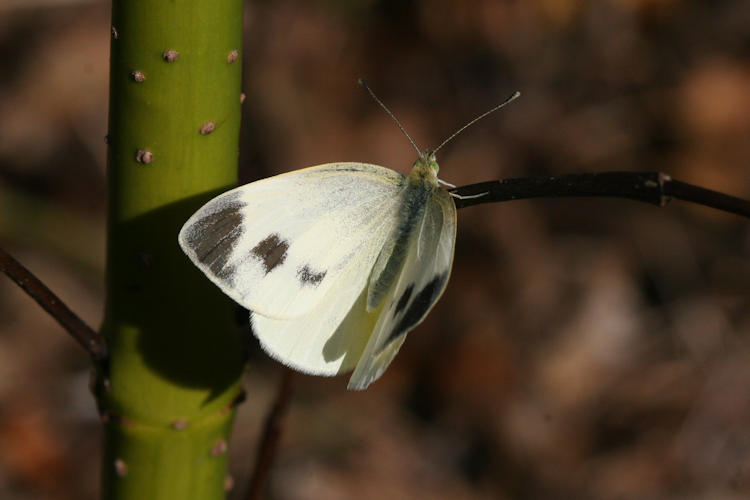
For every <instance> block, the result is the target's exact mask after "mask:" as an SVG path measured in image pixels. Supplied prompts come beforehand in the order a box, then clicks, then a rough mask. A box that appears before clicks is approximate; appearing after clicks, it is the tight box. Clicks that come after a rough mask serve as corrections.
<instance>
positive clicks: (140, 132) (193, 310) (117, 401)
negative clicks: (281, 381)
mask: <svg viewBox="0 0 750 500" xmlns="http://www.w3.org/2000/svg"><path fill="white" fill-rule="evenodd" d="M112 25H113V26H112V43H111V73H110V110H109V156H108V168H109V172H108V174H109V220H108V224H109V226H108V242H107V243H108V248H107V308H106V315H105V321H104V324H103V326H102V332H103V334H104V335H105V336H106V338H107V341H108V343H109V348H110V356H111V357H110V360H109V364H108V373H106V374H104V376H103V377H101V378H100V383H99V384H98V386H97V396H98V398H99V405H100V407H101V409H102V412H103V414H104V415H105V427H106V429H105V443H104V455H103V456H104V463H103V496H102V498H105V499H138V500H143V499H146V498H148V499H150V500H165V499H173V498H174V499H181V500H182V499H185V498H191V499H201V500H203V499H220V498H224V496H225V476H226V452H225V449H226V442H227V440H228V437H229V432H230V428H231V422H232V418H233V416H234V409H233V405H232V402H233V401H234V400H236V398H237V397H238V394H239V392H240V390H241V389H240V376H241V373H242V366H243V349H242V347H243V341H242V335H243V334H245V332H242V331H241V330H240V329H238V328H237V327H236V326H235V325H234V324H233V321H234V319H233V318H234V314H233V312H232V311H233V306H232V304H231V302H230V301H229V300H228V299H226V298H225V297H224V296H222V294H221V293H220V292H219V291H218V289H216V288H215V287H213V286H212V285H211V284H210V283H209V282H208V280H206V279H204V278H203V276H202V275H200V273H199V272H198V271H197V270H196V269H195V268H193V266H192V265H190V263H189V261H188V260H187V258H186V257H185V256H184V255H183V253H182V251H181V250H180V248H179V245H178V244H177V233H178V231H179V229H180V227H181V225H182V223H183V222H184V221H185V220H186V219H187V218H188V217H189V215H190V214H191V213H192V212H193V211H194V210H195V209H196V208H198V206H200V204H201V203H203V202H205V201H206V200H207V199H208V198H209V197H210V196H211V195H213V194H216V192H218V191H221V190H224V189H226V188H228V187H230V186H233V185H234V184H235V182H236V177H237V150H238V139H239V124H240V78H241V63H240V59H239V57H238V53H239V51H240V50H241V47H242V1H241V0H212V1H199V0H183V1H180V2H175V1H167V0H114V1H113V8H112Z"/></svg>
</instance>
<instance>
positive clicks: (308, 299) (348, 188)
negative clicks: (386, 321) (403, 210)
mask: <svg viewBox="0 0 750 500" xmlns="http://www.w3.org/2000/svg"><path fill="white" fill-rule="evenodd" d="M403 182H404V176H403V175H402V174H399V173H397V172H395V171H393V170H390V169H387V168H383V167H379V166H377V165H368V164H363V163H331V164H326V165H320V166H317V167H311V168H307V169H303V170H298V171H295V172H291V173H288V174H283V175H279V176H276V177H271V178H269V179H265V180H262V181H258V182H254V183H251V184H247V185H245V186H241V187H239V188H236V189H234V190H232V191H229V192H227V193H224V194H223V195H220V196H218V197H217V198H214V199H213V200H211V201H210V202H208V203H207V204H206V205H204V206H203V207H202V208H201V209H199V210H198V211H197V212H196V213H195V214H194V215H193V216H192V217H191V218H190V219H189V220H188V221H187V223H186V224H185V226H184V227H183V228H182V230H181V231H180V236H179V242H180V245H181V246H182V248H183V250H184V251H185V252H186V253H187V254H188V256H189V257H190V258H191V260H192V261H193V262H194V263H195V264H196V265H197V266H198V267H199V268H200V269H201V270H202V271H203V272H204V273H205V274H206V275H207V276H208V277H209V278H210V279H211V280H212V281H213V282H214V283H216V284H217V285H218V286H219V288H221V289H222V291H224V293H226V294H227V295H229V296H230V297H232V298H233V299H234V300H235V301H237V302H238V303H239V304H241V305H242V306H244V307H245V308H247V309H250V310H252V311H254V312H255V313H257V314H261V315H263V316H265V317H266V318H275V319H291V318H295V317H300V316H303V315H305V314H307V313H309V312H311V311H312V309H313V308H314V307H315V306H316V305H317V304H318V303H319V302H320V301H321V299H322V298H323V297H325V296H326V295H327V294H328V293H329V292H331V291H332V290H334V289H335V288H336V287H337V286H342V285H341V283H342V277H344V276H345V277H346V278H345V279H344V280H343V286H344V287H351V286H353V287H355V288H357V287H359V286H360V283H361V285H362V286H364V283H365V282H366V280H367V276H368V275H369V271H370V269H371V267H372V265H373V263H374V261H375V259H376V258H377V255H378V253H379V251H380V249H381V247H382V246H383V244H384V242H385V240H386V239H387V238H388V236H389V231H390V230H391V228H392V227H393V225H394V224H395V221H396V220H397V218H398V210H399V193H400V191H401V190H402V186H403ZM357 295H358V292H357V293H356V294H354V295H353V296H351V297H349V296H346V299H345V300H343V302H346V301H347V300H351V302H350V303H349V305H351V303H353V302H354V300H356V298H357ZM337 303H339V306H338V307H340V308H343V307H344V305H341V303H342V301H337ZM325 307H330V304H326V305H325ZM346 310H348V307H347V308H346ZM342 317H343V316H342Z"/></svg>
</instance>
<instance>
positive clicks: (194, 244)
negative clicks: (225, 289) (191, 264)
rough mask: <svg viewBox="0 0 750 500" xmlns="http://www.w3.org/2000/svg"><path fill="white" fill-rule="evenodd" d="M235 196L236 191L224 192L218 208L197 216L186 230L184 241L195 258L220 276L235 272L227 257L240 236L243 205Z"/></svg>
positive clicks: (229, 276)
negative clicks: (224, 194)
mask: <svg viewBox="0 0 750 500" xmlns="http://www.w3.org/2000/svg"><path fill="white" fill-rule="evenodd" d="M238 198H239V194H236V195H229V196H227V198H226V199H225V200H224V201H223V203H222V205H221V209H219V210H216V211H214V212H212V213H210V214H208V215H207V216H205V217H203V218H201V219H199V220H198V221H196V222H195V223H194V224H193V225H192V226H191V227H189V228H188V230H187V231H186V232H185V243H186V244H187V246H188V247H190V248H191V249H193V251H194V252H195V256H196V258H197V260H198V262H200V263H202V264H204V265H206V266H207V267H208V268H209V270H210V271H211V273H213V274H214V275H215V276H217V277H219V278H221V279H230V278H231V276H233V275H234V266H231V265H229V257H230V255H231V254H232V250H233V249H234V247H235V245H236V244H237V241H238V240H239V239H240V237H241V236H242V218H243V216H242V208H243V207H244V206H245V204H244V203H242V202H241V201H240V200H239V199H238Z"/></svg>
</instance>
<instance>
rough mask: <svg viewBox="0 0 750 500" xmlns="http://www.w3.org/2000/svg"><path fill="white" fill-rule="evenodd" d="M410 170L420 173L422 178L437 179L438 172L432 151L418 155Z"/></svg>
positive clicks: (438, 167) (438, 168)
mask: <svg viewBox="0 0 750 500" xmlns="http://www.w3.org/2000/svg"><path fill="white" fill-rule="evenodd" d="M412 168H413V169H414V170H416V171H418V172H420V173H421V174H422V175H423V176H429V177H437V174H438V171H440V166H439V165H438V162H437V158H435V152H434V151H425V152H424V153H422V154H420V155H419V158H417V161H415V162H414V165H413V166H412Z"/></svg>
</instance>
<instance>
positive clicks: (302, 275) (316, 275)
mask: <svg viewBox="0 0 750 500" xmlns="http://www.w3.org/2000/svg"><path fill="white" fill-rule="evenodd" d="M326 274H328V271H327V270H323V271H320V272H315V271H313V270H312V269H311V268H310V266H309V265H307V264H305V266H304V267H301V268H300V269H298V270H297V278H298V279H299V282H300V284H301V285H309V286H314V287H316V286H318V285H320V282H321V281H323V278H325V277H326Z"/></svg>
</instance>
